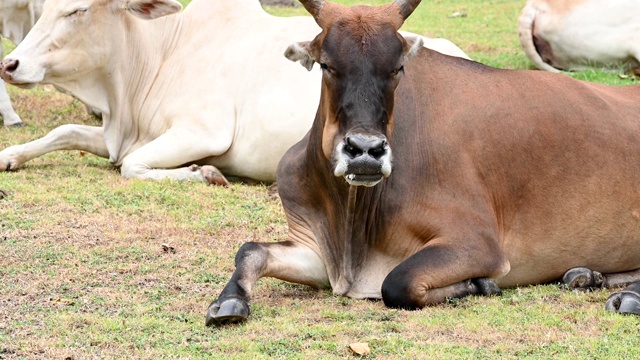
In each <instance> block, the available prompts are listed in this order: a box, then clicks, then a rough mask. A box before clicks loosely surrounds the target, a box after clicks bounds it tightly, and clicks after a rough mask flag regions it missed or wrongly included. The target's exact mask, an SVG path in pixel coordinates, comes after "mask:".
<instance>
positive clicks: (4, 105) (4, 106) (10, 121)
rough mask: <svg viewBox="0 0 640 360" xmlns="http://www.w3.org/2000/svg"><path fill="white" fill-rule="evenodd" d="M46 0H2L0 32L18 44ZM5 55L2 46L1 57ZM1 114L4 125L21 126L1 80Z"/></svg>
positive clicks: (38, 15)
mask: <svg viewBox="0 0 640 360" xmlns="http://www.w3.org/2000/svg"><path fill="white" fill-rule="evenodd" d="M42 4H44V0H0V34H1V35H2V37H3V38H7V39H9V40H11V41H12V42H13V43H14V44H16V45H18V44H19V43H20V42H21V41H22V40H23V39H24V37H25V36H26V35H27V33H28V32H29V30H31V28H32V27H33V25H34V24H35V23H36V21H37V20H38V18H39V17H40V14H41V13H42ZM3 56H4V54H3V52H2V47H0V58H2V57H3ZM0 115H2V118H3V120H4V126H21V125H22V124H23V123H22V119H20V116H18V114H16V112H15V110H13V106H12V105H11V100H10V99H9V94H8V93H7V89H6V88H5V85H4V82H3V81H2V80H0Z"/></svg>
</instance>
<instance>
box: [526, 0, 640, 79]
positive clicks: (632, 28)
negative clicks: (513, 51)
mask: <svg viewBox="0 0 640 360" xmlns="http://www.w3.org/2000/svg"><path fill="white" fill-rule="evenodd" d="M639 4H640V2H638V1H637V0H615V1H611V0H530V1H529V2H528V3H527V5H526V6H525V7H524V9H523V10H522V12H521V13H520V17H519V19H518V33H519V36H520V43H521V45H522V48H523V50H524V52H525V54H526V55H527V57H528V58H529V59H530V60H531V61H532V62H533V63H534V65H535V66H536V67H538V68H539V69H542V70H547V71H551V72H559V71H560V70H567V71H568V70H584V69H589V68H596V69H599V68H610V69H613V70H625V71H627V70H631V69H634V68H637V67H638V66H640V20H639V18H638V15H637V11H638V5H639Z"/></svg>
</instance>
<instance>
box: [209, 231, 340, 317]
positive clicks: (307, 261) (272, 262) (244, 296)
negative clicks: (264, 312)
mask: <svg viewBox="0 0 640 360" xmlns="http://www.w3.org/2000/svg"><path fill="white" fill-rule="evenodd" d="M261 277H274V278H277V279H281V280H285V281H289V282H294V283H299V284H305V285H309V286H313V287H317V288H320V287H324V286H327V285H328V284H329V278H328V277H327V271H326V268H325V265H324V262H323V261H322V259H321V258H320V256H318V254H317V253H316V252H315V251H313V250H312V249H310V248H308V247H306V246H304V245H300V244H296V243H293V242H291V241H285V242H279V243H256V242H250V243H246V244H244V245H242V247H241V248H240V250H238V253H237V254H236V270H235V271H234V273H233V275H232V276H231V279H230V280H229V282H228V283H227V285H226V286H225V287H224V289H223V290H222V292H221V293H220V296H219V297H218V299H216V300H215V301H213V302H212V303H211V305H209V309H208V310H207V315H206V320H205V324H206V325H207V326H211V325H223V324H228V323H236V322H240V321H244V320H246V319H247V317H248V316H249V312H250V309H249V301H250V300H251V291H252V289H253V285H254V284H255V283H256V281H258V279H260V278H261Z"/></svg>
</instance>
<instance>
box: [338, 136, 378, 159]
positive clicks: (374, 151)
mask: <svg viewBox="0 0 640 360" xmlns="http://www.w3.org/2000/svg"><path fill="white" fill-rule="evenodd" d="M386 145H387V141H386V140H385V139H383V138H379V137H370V136H362V135H351V136H347V137H346V139H345V140H344V147H343V148H342V151H344V153H345V154H347V155H348V156H349V157H351V158H352V159H354V158H356V157H358V156H361V155H363V154H368V155H369V156H371V157H373V158H374V159H380V158H381V157H382V156H384V155H385V154H386V153H387V149H386Z"/></svg>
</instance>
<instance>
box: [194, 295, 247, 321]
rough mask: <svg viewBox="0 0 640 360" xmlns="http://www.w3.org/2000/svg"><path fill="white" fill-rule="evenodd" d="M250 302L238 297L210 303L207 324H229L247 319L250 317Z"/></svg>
mask: <svg viewBox="0 0 640 360" xmlns="http://www.w3.org/2000/svg"><path fill="white" fill-rule="evenodd" d="M250 312H251V310H250V309H249V304H247V303H246V302H244V301H242V300H240V299H237V298H231V299H227V300H224V301H222V303H218V300H216V301H214V302H212V303H211V305H209V309H208V310H207V318H206V320H205V325H206V326H212V325H215V326H221V325H227V324H235V323H239V322H242V321H245V320H247V317H249V313H250Z"/></svg>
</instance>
